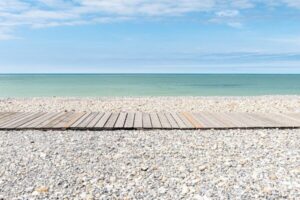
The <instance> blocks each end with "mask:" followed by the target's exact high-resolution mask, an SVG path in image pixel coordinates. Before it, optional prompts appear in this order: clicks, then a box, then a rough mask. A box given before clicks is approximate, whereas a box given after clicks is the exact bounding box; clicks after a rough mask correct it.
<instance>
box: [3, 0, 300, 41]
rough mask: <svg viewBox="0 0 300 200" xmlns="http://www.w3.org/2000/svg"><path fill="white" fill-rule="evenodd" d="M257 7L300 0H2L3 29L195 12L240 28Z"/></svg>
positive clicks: (299, 4)
mask: <svg viewBox="0 0 300 200" xmlns="http://www.w3.org/2000/svg"><path fill="white" fill-rule="evenodd" d="M257 4H265V5H267V6H273V7H274V6H280V5H286V6H289V7H293V8H300V1H299V0H151V1H150V0H30V1H29V0H0V29H3V28H9V29H10V30H13V29H16V28H18V27H21V26H29V27H34V28H37V27H39V28H41V27H51V26H75V25H83V24H95V23H108V22H116V21H123V20H129V19H140V18H152V17H154V18H155V17H160V18H162V17H171V16H184V15H185V14H188V13H192V12H195V13H196V12H197V13H199V12H204V13H206V14H208V15H210V16H211V17H212V18H213V19H211V20H210V21H211V22H217V23H225V24H227V25H229V26H232V27H241V26H242V24H243V23H242V21H241V20H240V19H241V17H242V13H243V12H241V10H243V9H252V8H254V7H255V6H256V5H257ZM226 18H227V19H226ZM229 18H230V19H229ZM11 33H12V31H10V32H9V33H3V32H1V35H2V37H1V38H10V37H9V36H10V34H11Z"/></svg>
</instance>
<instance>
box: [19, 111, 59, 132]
mask: <svg viewBox="0 0 300 200" xmlns="http://www.w3.org/2000/svg"><path fill="white" fill-rule="evenodd" d="M56 114H57V113H44V114H43V115H42V116H40V117H38V118H36V119H34V120H32V121H30V122H27V123H25V124H23V125H21V126H19V128H24V129H29V128H35V127H36V126H37V125H38V124H40V123H42V122H44V121H46V120H47V119H49V118H51V117H53V116H54V115H56Z"/></svg>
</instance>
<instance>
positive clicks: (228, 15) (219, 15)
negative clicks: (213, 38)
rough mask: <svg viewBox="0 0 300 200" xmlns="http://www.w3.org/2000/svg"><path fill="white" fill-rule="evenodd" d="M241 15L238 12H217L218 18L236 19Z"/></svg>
mask: <svg viewBox="0 0 300 200" xmlns="http://www.w3.org/2000/svg"><path fill="white" fill-rule="evenodd" d="M239 14H240V12H239V11H238V10H223V11H219V12H216V15H217V16H218V17H236V16H238V15H239Z"/></svg>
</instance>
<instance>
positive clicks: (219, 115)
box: [211, 113, 236, 128]
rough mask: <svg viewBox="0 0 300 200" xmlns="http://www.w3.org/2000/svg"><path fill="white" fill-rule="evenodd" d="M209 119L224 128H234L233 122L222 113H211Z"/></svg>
mask: <svg viewBox="0 0 300 200" xmlns="http://www.w3.org/2000/svg"><path fill="white" fill-rule="evenodd" d="M211 117H212V118H214V119H215V120H216V121H218V122H219V123H220V124H222V125H223V127H224V128H232V127H235V126H236V125H235V123H234V121H233V120H232V119H231V118H229V117H228V116H226V115H225V114H224V113H211Z"/></svg>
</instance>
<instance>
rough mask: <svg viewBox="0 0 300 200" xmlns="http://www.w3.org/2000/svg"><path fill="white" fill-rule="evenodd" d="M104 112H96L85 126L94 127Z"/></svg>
mask: <svg viewBox="0 0 300 200" xmlns="http://www.w3.org/2000/svg"><path fill="white" fill-rule="evenodd" d="M103 115H104V113H97V115H96V117H95V118H94V119H93V120H92V121H91V122H90V123H89V124H88V125H87V127H94V126H96V124H97V123H98V121H99V120H100V119H101V118H102V116H103Z"/></svg>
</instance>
